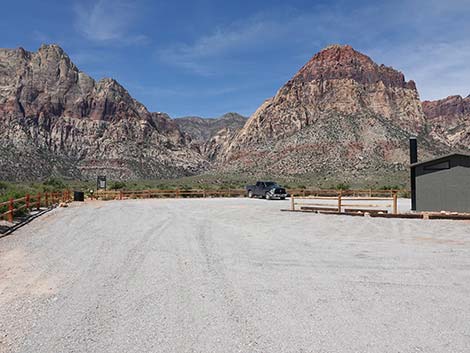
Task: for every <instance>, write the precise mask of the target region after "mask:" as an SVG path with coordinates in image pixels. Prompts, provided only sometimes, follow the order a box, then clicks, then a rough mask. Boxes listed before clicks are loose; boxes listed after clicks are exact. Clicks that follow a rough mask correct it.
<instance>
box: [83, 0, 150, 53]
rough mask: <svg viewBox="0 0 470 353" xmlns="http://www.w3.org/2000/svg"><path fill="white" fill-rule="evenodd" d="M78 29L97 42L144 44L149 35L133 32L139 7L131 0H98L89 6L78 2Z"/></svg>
mask: <svg viewBox="0 0 470 353" xmlns="http://www.w3.org/2000/svg"><path fill="white" fill-rule="evenodd" d="M74 10H75V14H76V23H75V27H76V29H77V30H78V31H79V32H80V33H81V34H82V35H84V36H85V37H86V38H88V39H90V40H93V41H97V42H120V43H121V44H144V43H147V42H148V37H146V36H144V35H142V34H131V33H130V29H131V27H132V25H133V23H134V22H135V20H136V17H137V8H136V6H135V5H134V3H133V2H131V1H126V0H115V1H112V0H98V1H96V2H94V3H92V4H88V6H86V5H83V4H76V6H75V8H74Z"/></svg>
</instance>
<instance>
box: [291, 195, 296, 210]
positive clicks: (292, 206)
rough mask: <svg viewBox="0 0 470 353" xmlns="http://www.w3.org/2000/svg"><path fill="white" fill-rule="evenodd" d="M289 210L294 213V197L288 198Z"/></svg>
mask: <svg viewBox="0 0 470 353" xmlns="http://www.w3.org/2000/svg"><path fill="white" fill-rule="evenodd" d="M290 210H291V211H295V200H294V195H291V197H290Z"/></svg>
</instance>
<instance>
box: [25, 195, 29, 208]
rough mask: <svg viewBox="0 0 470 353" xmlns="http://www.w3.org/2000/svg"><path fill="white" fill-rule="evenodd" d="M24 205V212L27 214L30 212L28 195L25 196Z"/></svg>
mask: <svg viewBox="0 0 470 353" xmlns="http://www.w3.org/2000/svg"><path fill="white" fill-rule="evenodd" d="M25 204H26V210H27V211H28V212H29V211H30V202H29V194H26V196H25Z"/></svg>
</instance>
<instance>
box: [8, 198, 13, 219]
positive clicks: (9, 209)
mask: <svg viewBox="0 0 470 353" xmlns="http://www.w3.org/2000/svg"><path fill="white" fill-rule="evenodd" d="M9 201H10V202H9V203H8V212H9V213H8V222H10V223H13V210H14V202H13V198H10V200H9Z"/></svg>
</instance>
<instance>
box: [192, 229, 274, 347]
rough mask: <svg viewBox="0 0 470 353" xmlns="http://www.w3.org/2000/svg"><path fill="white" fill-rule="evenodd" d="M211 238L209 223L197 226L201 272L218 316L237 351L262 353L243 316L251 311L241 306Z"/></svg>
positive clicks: (256, 332)
mask: <svg viewBox="0 0 470 353" xmlns="http://www.w3.org/2000/svg"><path fill="white" fill-rule="evenodd" d="M210 234H211V231H210V223H209V222H208V221H207V220H205V221H204V222H203V223H202V224H200V225H198V228H197V233H196V240H197V243H198V246H199V250H200V252H201V255H202V258H203V260H204V262H205V267H204V270H205V273H206V275H207V277H208V278H209V279H210V280H209V281H208V283H210V286H211V289H212V294H213V296H214V300H215V301H218V302H219V304H220V306H221V308H220V312H223V313H225V314H226V315H227V316H228V319H229V324H230V327H231V331H232V333H235V334H236V335H237V336H238V337H237V338H238V341H239V343H240V344H241V346H240V347H237V348H238V349H239V351H249V352H265V351H266V349H265V348H263V347H262V342H261V340H260V339H261V337H262V335H261V334H260V333H259V332H258V331H257V329H256V327H255V326H254V325H252V323H251V322H250V317H249V315H248V314H247V312H246V311H247V310H250V309H251V308H249V307H246V306H244V305H243V301H242V299H241V297H240V295H239V294H238V292H237V290H236V288H235V286H234V285H233V283H232V282H231V281H230V279H229V278H228V276H227V275H226V272H227V268H226V267H225V265H224V263H223V260H222V257H221V256H220V255H219V251H218V249H217V248H216V246H215V244H214V240H213V238H212V236H211V235H210ZM232 348H235V347H232Z"/></svg>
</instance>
